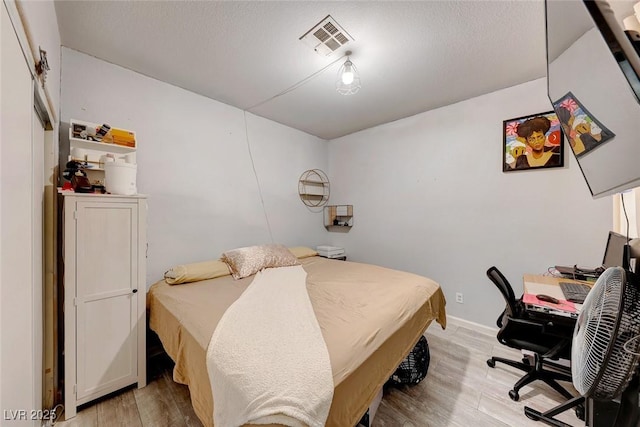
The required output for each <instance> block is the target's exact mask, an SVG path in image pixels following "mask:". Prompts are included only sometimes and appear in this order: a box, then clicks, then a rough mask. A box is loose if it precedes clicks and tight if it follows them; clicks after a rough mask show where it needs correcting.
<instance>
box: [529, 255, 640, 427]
mask: <svg viewBox="0 0 640 427" xmlns="http://www.w3.org/2000/svg"><path fill="white" fill-rule="evenodd" d="M627 279H628V277H627V273H625V270H624V269H622V268H620V267H611V268H608V269H607V270H606V271H605V272H604V273H603V274H602V275H601V276H600V277H599V278H598V281H597V282H596V283H595V285H594V286H593V289H592V290H591V291H590V292H589V294H588V295H587V298H586V299H585V302H584V305H583V307H582V311H581V312H580V315H579V317H578V322H577V323H576V327H575V329H574V333H573V343H572V350H571V374H572V381H573V385H574V387H575V388H576V390H578V392H579V393H580V396H578V397H575V398H573V399H570V400H569V401H567V402H566V403H564V404H562V405H559V406H557V407H555V408H553V409H551V410H550V411H547V412H545V413H541V412H538V411H535V410H533V409H531V408H529V407H525V409H524V412H525V414H526V415H527V417H529V418H531V419H533V420H536V421H538V420H539V421H543V422H545V423H547V424H549V425H553V426H568V424H565V423H563V422H561V421H558V420H557V419H555V418H553V417H554V416H555V415H557V414H559V413H561V412H564V411H566V410H567V409H569V408H572V407H575V406H578V405H581V404H583V403H584V402H585V399H586V398H590V399H593V400H596V401H605V402H606V401H611V400H613V399H616V398H618V397H620V396H621V395H622V394H623V392H625V390H626V389H627V387H628V385H629V383H630V382H631V380H632V379H633V377H634V374H635V372H636V370H637V367H638V350H639V349H640V340H638V339H637V337H638V335H640V291H639V290H638V286H637V285H636V284H635V283H633V284H631V283H628V282H627ZM634 384H637V381H634ZM631 388H635V387H631ZM631 388H630V389H631ZM629 392H630V393H637V390H635V389H634V390H629ZM636 396H637V395H636ZM628 400H629V399H625V398H624V397H623V398H622V402H625V401H628ZM632 400H633V399H632ZM635 401H636V403H635V405H633V404H632V405H629V407H627V408H625V409H623V410H620V411H619V412H618V414H619V415H618V416H617V419H616V420H615V421H614V424H612V426H620V427H622V426H635V425H636V423H637V419H638V404H637V397H636V399H635Z"/></svg>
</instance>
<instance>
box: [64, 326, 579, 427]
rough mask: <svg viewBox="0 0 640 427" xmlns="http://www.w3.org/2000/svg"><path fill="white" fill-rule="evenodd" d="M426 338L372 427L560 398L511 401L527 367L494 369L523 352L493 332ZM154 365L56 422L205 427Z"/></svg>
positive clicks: (485, 423)
mask: <svg viewBox="0 0 640 427" xmlns="http://www.w3.org/2000/svg"><path fill="white" fill-rule="evenodd" d="M425 336H426V337H427V340H428V341H429V350H430V354H431V363H430V365H429V372H428V374H427V377H426V378H425V379H424V381H422V382H421V383H420V384H418V385H415V386H411V387H404V388H399V389H395V388H392V389H389V390H387V391H386V392H385V394H384V398H383V400H382V403H381V404H380V408H379V409H378V413H377V414H376V416H375V419H374V421H373V426H374V427H386V426H393V427H396V426H397V427H440V426H447V427H449V426H460V427H469V426H473V427H501V426H506V427H515V426H517V427H521V426H522V427H527V426H537V427H541V426H542V424H541V423H537V422H534V421H531V420H529V419H528V418H526V417H525V416H524V412H523V411H524V409H523V408H524V406H525V405H527V406H531V407H533V408H534V409H537V410H540V411H544V410H546V409H549V408H551V407H553V406H555V405H556V404H558V403H560V402H562V401H563V399H562V397H561V396H560V395H558V394H557V393H556V392H555V391H553V390H552V389H550V388H549V387H548V386H546V385H545V384H537V383H536V384H534V385H533V386H531V387H525V388H523V389H522V390H521V391H520V401H519V402H513V401H512V400H511V399H509V396H508V392H509V390H510V389H511V387H512V386H513V384H514V383H515V382H516V381H517V380H518V378H520V377H521V376H522V372H520V371H518V370H516V369H514V368H510V367H508V366H504V365H502V364H497V365H496V367H495V368H493V369H492V368H489V367H488V366H487V364H486V360H487V359H488V358H489V357H490V356H492V355H493V356H503V357H508V358H512V359H519V358H520V357H521V355H520V353H519V352H518V351H515V350H512V349H509V348H507V347H504V346H502V345H500V344H499V343H498V341H497V340H496V338H495V336H494V335H487V334H486V333H484V331H481V330H475V329H471V328H470V327H469V326H468V325H465V326H462V325H456V324H451V322H450V324H449V325H448V326H447V329H446V330H444V331H443V330H442V329H441V328H440V326H439V325H437V324H435V323H433V324H432V325H431V326H430V327H429V329H428V330H427V332H426V334H425ZM150 369H152V371H150V374H151V376H152V377H153V378H151V379H150V381H149V384H148V385H147V387H145V388H142V389H129V390H126V391H124V392H121V393H119V394H116V395H114V396H112V397H110V398H108V399H104V400H101V401H100V402H98V403H95V404H92V405H90V406H87V407H85V408H83V409H81V410H80V411H79V412H78V415H77V416H76V417H75V418H73V419H71V420H69V421H61V422H58V423H56V426H60V427H80V426H81V427H85V426H87V427H116V426H123V427H125V426H126V427H135V426H142V427H165V426H167V427H182V426H184V427H195V426H201V425H202V424H201V423H200V421H199V420H198V418H197V417H196V415H195V413H194V412H193V409H192V407H191V401H190V398H189V391H188V389H187V387H186V386H183V385H180V384H176V383H174V382H173V380H172V379H171V366H170V364H169V363H165V364H160V366H156V367H151V368H150ZM565 384H566V383H565ZM566 385H567V384H566ZM568 386H569V387H570V385H568ZM571 390H573V389H571ZM559 418H560V419H561V420H562V421H564V422H566V423H568V424H570V425H572V426H584V422H581V421H580V420H578V418H576V416H575V413H574V412H573V411H568V412H566V413H564V414H562V415H561V416H559ZM345 427H348V426H345Z"/></svg>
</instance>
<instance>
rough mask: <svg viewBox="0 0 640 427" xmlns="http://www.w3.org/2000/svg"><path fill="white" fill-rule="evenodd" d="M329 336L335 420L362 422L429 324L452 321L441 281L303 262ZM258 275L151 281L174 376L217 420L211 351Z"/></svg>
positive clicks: (157, 323)
mask: <svg viewBox="0 0 640 427" xmlns="http://www.w3.org/2000/svg"><path fill="white" fill-rule="evenodd" d="M299 262H300V264H301V265H302V267H303V268H304V270H305V271H306V272H307V291H308V293H309V298H310V300H311V304H312V306H313V310H314V312H315V314H316V317H317V320H318V323H319V325H320V329H321V331H322V336H323V338H324V340H325V342H326V346H327V350H328V352H329V358H330V362H331V370H332V375H333V382H334V395H333V400H332V403H331V409H330V411H329V417H328V419H327V425H328V426H355V425H356V423H357V422H358V421H359V419H360V418H361V417H362V416H363V415H364V413H365V412H366V410H367V407H368V405H369V403H370V402H371V401H372V400H373V398H374V397H375V395H376V394H377V393H378V392H379V390H380V389H381V387H382V385H383V384H384V383H385V382H386V380H387V379H388V378H389V377H390V375H391V374H392V373H393V371H394V370H395V368H396V367H397V366H398V365H399V364H400V362H401V361H402V359H403V358H404V357H405V356H406V355H407V354H408V353H409V351H410V350H411V349H412V348H413V346H414V345H415V343H416V342H417V341H418V339H419V338H420V336H421V335H422V334H423V332H424V330H425V329H426V328H427V327H428V326H429V324H430V323H431V322H432V321H433V320H436V321H437V322H438V323H439V324H440V325H441V326H442V327H443V328H444V327H445V324H446V315H445V299H444V295H443V293H442V290H441V289H440V286H439V285H438V284H437V283H436V282H434V281H432V280H430V279H427V278H425V277H422V276H418V275H415V274H411V273H406V272H401V271H396V270H391V269H387V268H383V267H379V266H374V265H369V264H362V263H355V262H348V261H338V260H331V259H327V258H322V257H319V256H311V257H307V258H303V259H300V260H299ZM252 279H253V276H250V277H246V278H244V279H240V280H234V279H233V277H232V276H230V275H227V276H223V277H218V278H215V279H210V280H202V281H198V282H193V283H186V284H181V285H179V286H176V285H169V284H167V283H166V282H165V281H164V280H163V281H160V282H158V283H156V284H154V285H152V286H151V288H150V289H149V292H148V296H147V300H148V307H149V310H150V318H149V326H150V328H151V329H152V330H153V331H154V332H156V333H157V334H158V336H159V338H160V340H161V341H162V344H163V346H164V348H165V350H166V352H167V354H168V355H169V356H170V357H171V358H172V359H173V361H174V362H175V367H174V371H173V379H174V380H175V381H176V382H178V383H181V384H186V385H188V386H189V391H190V393H191V401H192V404H193V407H194V410H195V412H196V414H197V415H198V417H199V418H200V420H201V421H202V423H203V424H204V425H205V426H207V427H210V426H213V417H212V414H213V404H214V403H213V398H212V393H211V387H210V383H209V378H208V374H207V367H206V360H205V359H206V351H207V346H208V344H209V341H210V339H211V335H212V334H213V331H214V330H215V328H216V325H217V324H218V322H219V320H220V318H221V317H222V315H223V314H224V312H225V310H226V309H227V307H229V306H230V305H231V304H232V303H233V302H234V301H235V300H236V299H238V298H239V297H240V295H241V294H242V292H243V291H244V290H245V289H246V288H247V286H248V285H249V284H250V283H251V281H252Z"/></svg>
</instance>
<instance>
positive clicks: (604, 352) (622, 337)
mask: <svg viewBox="0 0 640 427" xmlns="http://www.w3.org/2000/svg"><path fill="white" fill-rule="evenodd" d="M638 298H639V292H638V289H637V287H636V286H634V285H627V284H626V275H625V272H624V270H623V269H622V268H619V267H612V268H609V269H607V270H606V271H605V272H604V273H603V274H602V275H601V276H600V278H599V279H598V281H597V282H596V284H595V285H594V287H593V289H592V290H591V292H589V294H588V295H587V298H586V300H585V302H584V306H583V309H582V312H581V313H580V316H579V317H578V323H577V325H576V328H575V331H574V337H573V348H572V356H571V362H572V377H573V384H574V386H575V388H576V390H578V391H579V392H580V393H581V394H582V395H585V396H590V397H592V398H594V399H600V400H610V399H614V398H615V397H617V396H618V395H619V394H620V393H622V391H623V390H624V389H625V388H626V386H627V385H628V383H629V381H630V380H631V376H632V374H633V372H634V371H635V369H636V368H637V365H638V357H637V356H635V355H633V354H631V353H629V352H627V351H625V350H624V344H625V343H626V342H627V341H628V340H630V339H631V338H633V337H635V336H637V335H638V334H639V333H640V319H639V316H640V307H639V305H638V304H639V299H638ZM636 341H637V340H636ZM634 346H635V347H636V348H635V349H634V350H636V351H637V348H638V343H637V342H636V343H635V344H634Z"/></svg>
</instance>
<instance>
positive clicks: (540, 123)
mask: <svg viewBox="0 0 640 427" xmlns="http://www.w3.org/2000/svg"><path fill="white" fill-rule="evenodd" d="M502 123H503V129H502V130H503V148H502V171H503V172H511V171H516V170H528V169H542V168H558V167H563V166H564V145H563V141H564V139H563V136H562V130H561V128H560V121H559V120H558V116H557V115H556V113H555V112H554V111H549V112H546V113H539V114H532V115H530V116H524V117H517V118H515V119H509V120H504V121H503V122H502Z"/></svg>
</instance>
